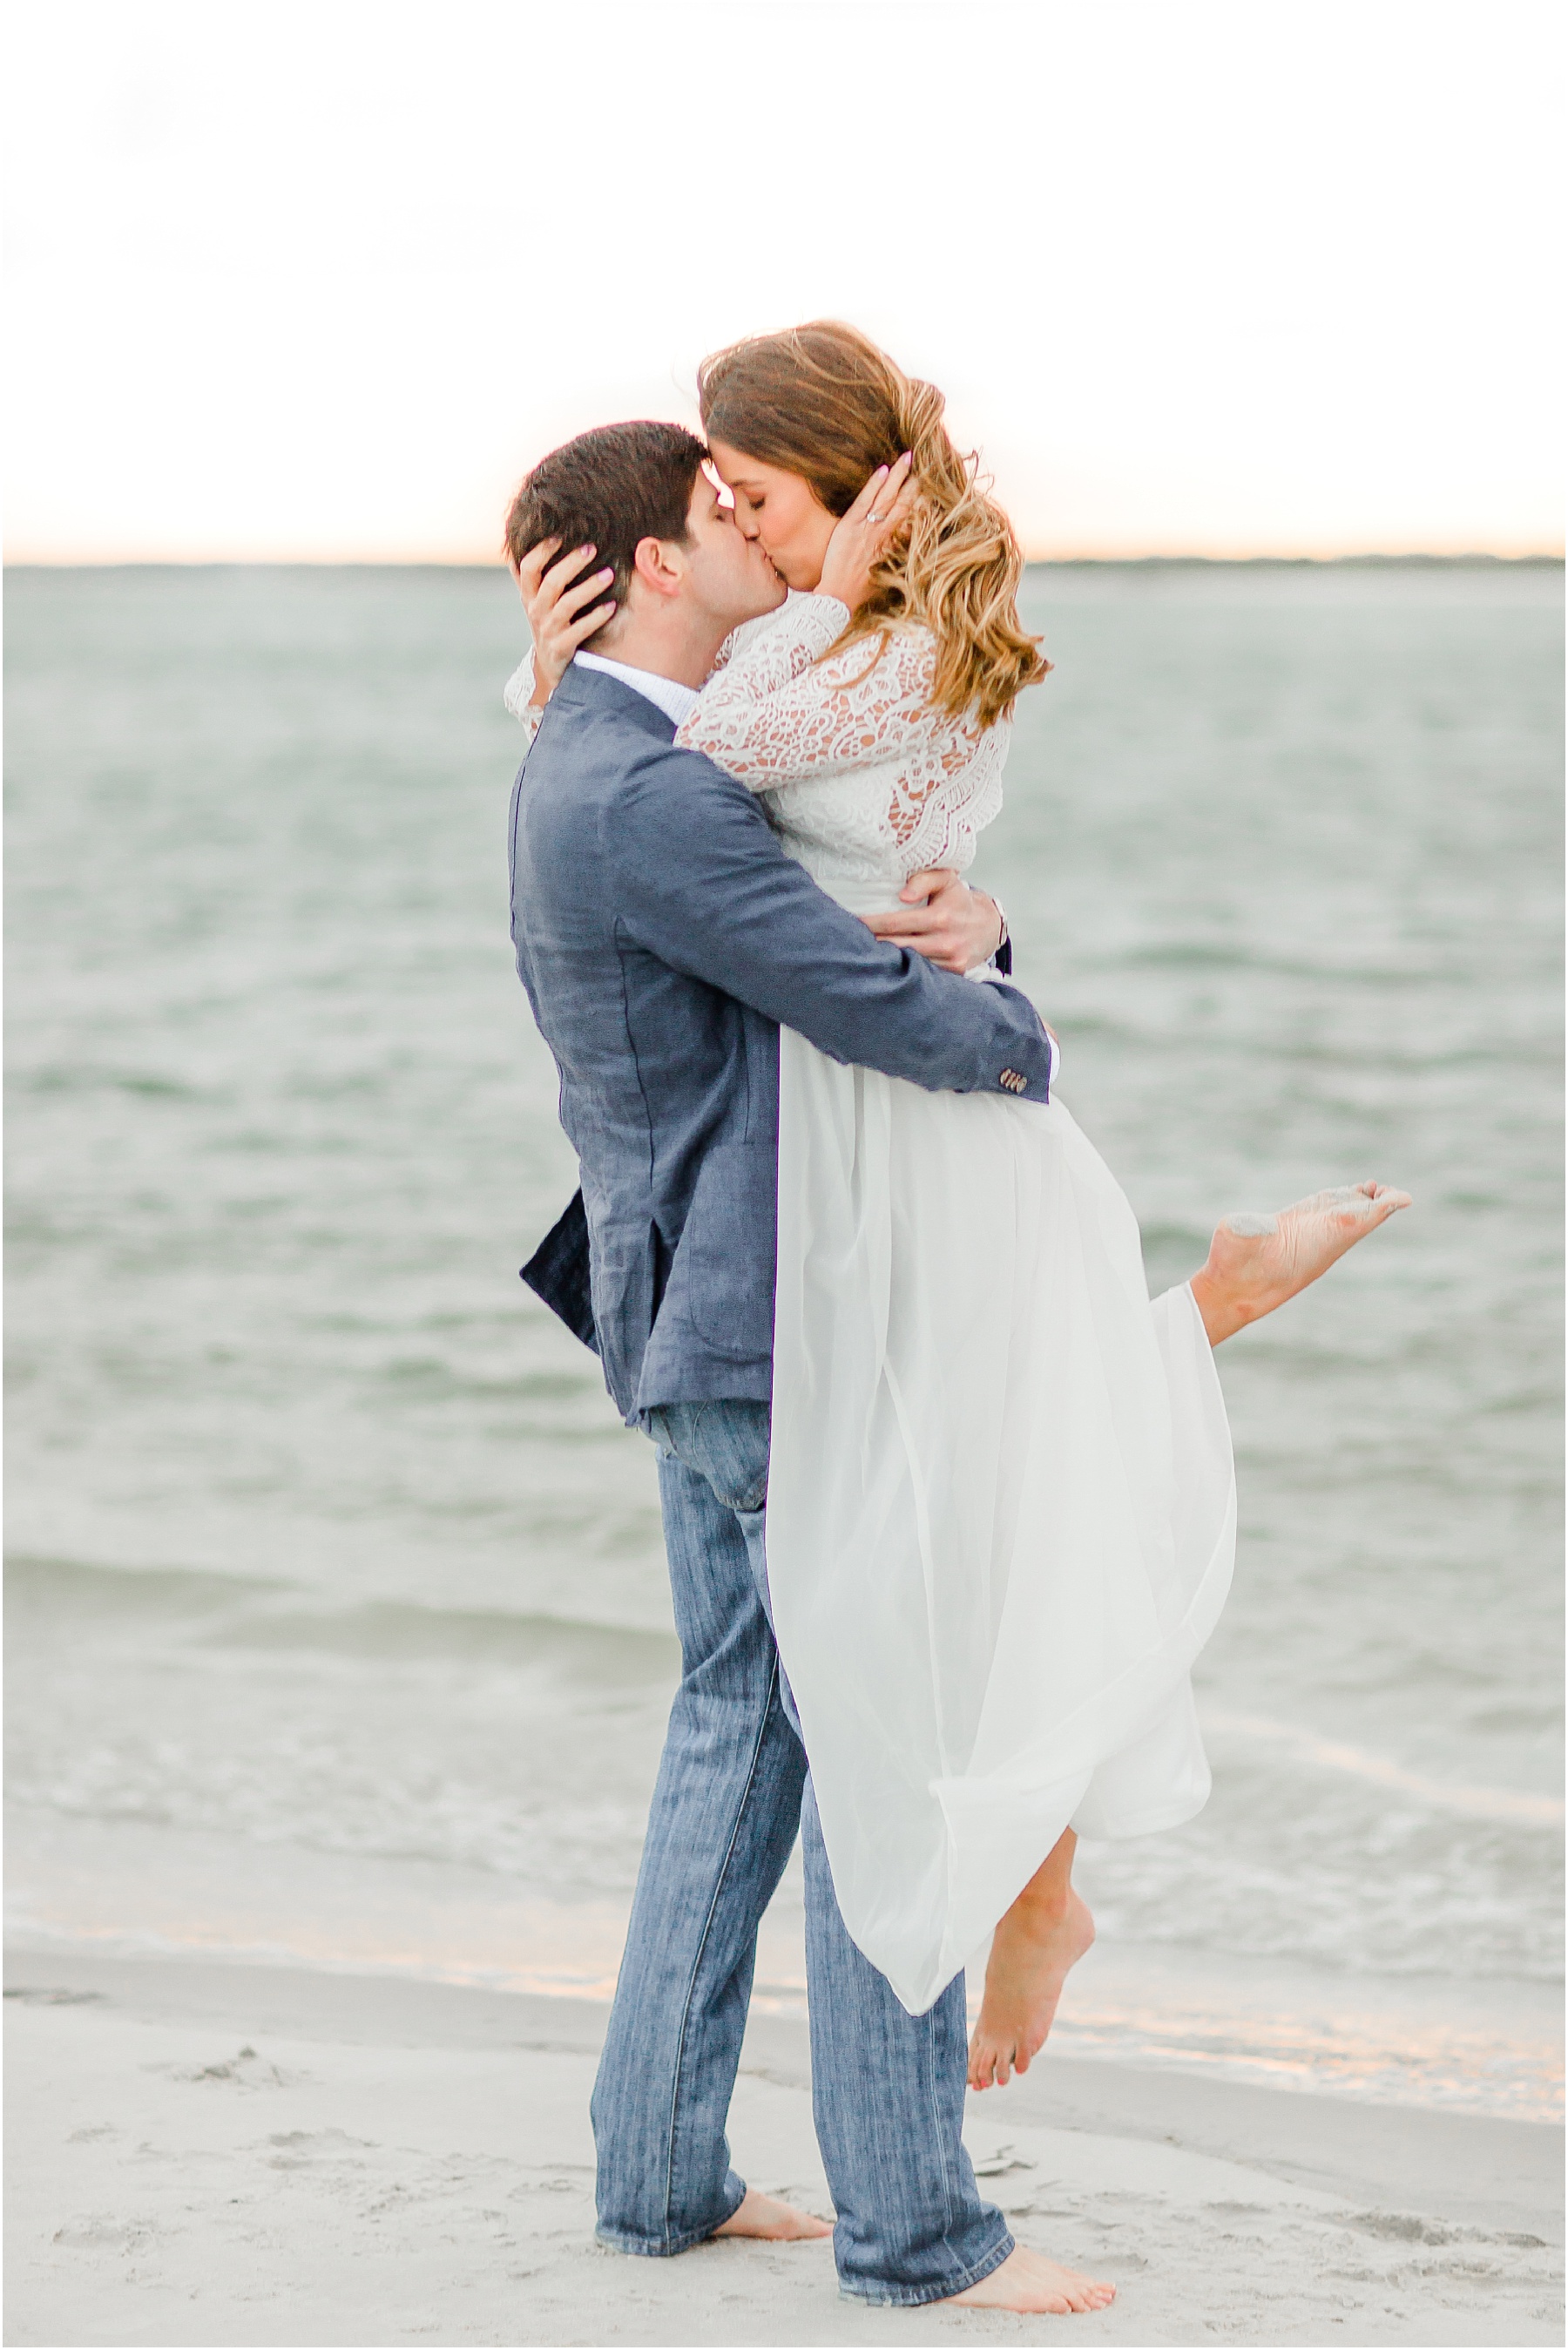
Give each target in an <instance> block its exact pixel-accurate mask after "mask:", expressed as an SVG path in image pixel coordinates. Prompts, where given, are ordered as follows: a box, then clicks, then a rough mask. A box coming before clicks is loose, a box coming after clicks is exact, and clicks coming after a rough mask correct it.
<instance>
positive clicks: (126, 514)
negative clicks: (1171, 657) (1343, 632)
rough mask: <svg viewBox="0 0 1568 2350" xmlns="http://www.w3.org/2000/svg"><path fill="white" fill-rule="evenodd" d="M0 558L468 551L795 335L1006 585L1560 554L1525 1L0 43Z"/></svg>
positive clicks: (265, 24)
mask: <svg viewBox="0 0 1568 2350" xmlns="http://www.w3.org/2000/svg"><path fill="white" fill-rule="evenodd" d="M7 16H8V39H7V47H8V52H9V55H8V60H7V67H8V70H7V76H6V79H7V85H8V98H7V101H6V109H7V122H6V132H7V141H6V143H7V151H8V153H7V177H8V182H9V185H8V193H7V213H8V222H7V278H8V320H7V325H8V334H7V346H8V369H7V376H8V381H7V400H6V408H7V411H8V426H9V432H8V451H7V456H8V464H7V490H6V552H7V556H8V557H9V558H10V559H11V560H12V561H21V560H46V561H61V560H64V561H96V560H127V559H137V558H174V559H181V558H195V559H213V558H240V559H243V558H251V557H254V558H266V559H272V558H280V557H302V558H322V559H352V558H366V559H393V560H400V559H405V560H406V559H435V560H483V559H485V558H487V557H489V556H493V553H494V551H495V548H496V546H497V543H498V540H499V536H500V529H501V521H502V516H503V513H504V507H505V504H506V502H507V500H508V498H509V496H510V494H511V492H512V489H513V487H514V484H515V483H516V481H517V480H518V478H519V477H520V476H521V474H522V473H524V471H525V470H526V469H527V467H528V465H529V464H530V463H533V462H534V460H535V459H536V458H537V457H539V456H540V455H542V454H543V452H545V450H546V449H547V448H549V447H550V446H552V445H553V444H554V443H555V442H557V441H560V440H562V439H564V438H566V436H567V435H568V434H570V433H571V432H576V431H578V430H581V429H582V428H583V427H585V426H587V425H589V424H596V423H601V422H605V421H608V420H610V419H612V418H615V417H619V416H628V415H651V416H668V417H676V418H682V419H685V420H687V421H695V410H694V376H695V368H696V363H697V361H698V359H700V358H701V355H702V354H703V352H704V351H706V350H708V349H711V348H713V347H714V346H716V345H718V344H721V343H723V342H725V341H728V340H729V339H731V338H733V337H734V336H736V335H739V334H742V333H747V332H753V331H756V330H760V329H766V328H774V327H779V326H784V325H787V324H790V323H791V322H793V321H795V320H797V319H801V318H805V317H814V316H822V315H836V316H839V317H847V318H851V319H853V320H855V321H856V322H857V324H858V325H860V326H862V327H863V328H866V329H867V331H868V332H870V333H871V334H873V335H875V336H877V338H878V339H879V340H881V341H882V342H883V343H884V344H885V345H886V346H887V348H888V349H889V350H891V352H892V353H893V355H894V356H895V358H897V359H898V360H899V361H900V362H901V363H902V364H903V365H904V366H906V367H908V368H909V369H912V370H914V371H916V372H919V373H921V374H925V375H929V376H930V377H931V378H933V379H934V380H936V381H937V382H938V383H940V385H941V386H942V388H943V389H944V390H946V391H947V393H948V394H949V397H950V403H951V417H952V421H953V425H954V429H955V432H957V433H958V434H959V435H960V437H961V439H962V440H963V442H964V443H965V445H972V444H975V443H978V444H979V445H980V447H981V451H982V453H983V456H984V459H985V462H986V463H987V464H988V466H989V467H990V468H991V469H992V472H993V473H994V474H995V476H996V480H997V484H998V488H999V490H1000V492H1001V494H1002V496H1003V497H1004V499H1005V500H1006V502H1007V504H1009V506H1010V508H1011V509H1012V513H1013V515H1014V517H1015V519H1016V521H1017V522H1018V525H1019V527H1020V530H1021V533H1022V535H1023V538H1024V540H1025V543H1026V545H1027V546H1028V548H1029V550H1030V552H1031V553H1033V554H1036V555H1052V554H1054V555H1072V554H1098V555H1116V554H1147V553H1180V552H1193V553H1236V554H1254V553H1276V554H1293V553H1308V554H1332V553H1344V552H1357V551H1368V550H1383V551H1390V552H1399V551H1408V550H1430V551H1449V552H1453V551H1460V550H1468V549H1484V550H1491V551H1494V552H1498V553H1518V552H1531V551H1547V550H1559V549H1561V546H1562V544H1563V525H1562V497H1563V463H1562V456H1563V432H1562V421H1561V420H1562V418H1563V414H1564V413H1568V403H1565V400H1564V382H1563V372H1564V370H1563V302H1562V272H1563V252H1562V237H1561V230H1560V226H1559V220H1560V210H1561V188H1560V184H1559V172H1558V166H1557V161H1556V158H1557V155H1558V152H1559V151H1560V140H1561V108H1562V88H1561V84H1562V74H1561V51H1562V46H1563V33H1562V28H1563V9H1562V8H1561V6H1560V5H1556V4H1555V0H1552V4H1551V5H1542V0H1484V5H1463V6H1456V5H1449V0H1349V5H1346V0H1314V5H1298V0H1037V5H1019V6H1011V5H976V0H959V5H948V0H937V4H936V5H909V0H865V5H857V0H716V4H715V5H660V0H638V5H632V6H615V5H587V0H576V5H572V0H566V5H556V6H552V7H543V6H537V5H517V0H512V5H495V0H441V5H434V0H421V5H418V6H410V5H399V0H376V5H368V4H367V0H307V5H297V0H268V5H265V7H264V6H260V5H252V0H200V5H185V0H113V4H112V5H99V0H26V5H20V0H13V5H11V6H10V7H9V9H8V12H7Z"/></svg>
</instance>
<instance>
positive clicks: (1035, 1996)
mask: <svg viewBox="0 0 1568 2350" xmlns="http://www.w3.org/2000/svg"><path fill="white" fill-rule="evenodd" d="M1032 1893H1033V1887H1029V1886H1025V1887H1024V1889H1023V1892H1022V1893H1021V1894H1020V1895H1019V1897H1018V1898H1017V1900H1016V1901H1015V1902H1014V1903H1013V1905H1012V1908H1011V1909H1010V1910H1009V1911H1008V1913H1007V1915H1006V1917H1005V1918H1002V1922H1001V1923H1000V1925H999V1926H998V1927H997V1929H996V1932H995V1933H994V1934H993V1935H992V1943H991V1957H990V1958H989V1960H987V1961H986V1969H985V1995H984V1997H983V1998H982V1999H981V2003H980V2021H979V2022H978V2023H977V2024H976V2025H975V2027H974V2030H973V2032H972V2033H971V2035H970V2043H969V2085H970V2087H971V2089H989V2088H992V2087H993V2086H994V2087H996V2088H999V2089H1004V2088H1005V2087H1006V2086H1007V2084H1008V2082H1009V2081H1010V2080H1011V2079H1012V2075H1013V2074H1014V2073H1027V2072H1028V2070H1029V2066H1030V2063H1031V2060H1032V2059H1033V2058H1034V2057H1036V2056H1038V2055H1039V2054H1040V2051H1041V2050H1042V2048H1044V2045H1045V2038H1046V2034H1047V2033H1049V2031H1050V2029H1051V2026H1052V2024H1053V2023H1054V2022H1055V2019H1056V2002H1058V2000H1059V1999H1060V1998H1061V1996H1062V1986H1063V1984H1064V1982H1065V1981H1066V1980H1067V1971H1068V1969H1069V1968H1071V1967H1075V1966H1076V1965H1077V1963H1078V1960H1080V1959H1081V1958H1082V1957H1083V1955H1084V1952H1085V1950H1087V1949H1088V1947H1089V1945H1090V1943H1091V1942H1092V1941H1093V1940H1094V1939H1095V1921H1094V1919H1093V1918H1091V1917H1090V1915H1089V1911H1088V1906H1087V1904H1086V1903H1085V1902H1084V1901H1083V1900H1081V1899H1080V1898H1079V1897H1078V1895H1077V1894H1076V1893H1075V1892H1074V1891H1073V1889H1072V1887H1071V1886H1069V1887H1067V1888H1066V1897H1065V1899H1064V1900H1056V1901H1049V1902H1042V1901H1040V1900H1038V1899H1032V1898H1031V1895H1032ZM1000 2273H1001V2272H1000V2270H999V2271H998V2274H999V2275H1000Z"/></svg>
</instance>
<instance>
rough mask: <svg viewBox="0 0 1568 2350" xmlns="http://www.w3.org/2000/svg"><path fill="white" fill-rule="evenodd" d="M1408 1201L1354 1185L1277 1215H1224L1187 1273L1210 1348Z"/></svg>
mask: <svg viewBox="0 0 1568 2350" xmlns="http://www.w3.org/2000/svg"><path fill="white" fill-rule="evenodd" d="M1409 1204H1410V1194H1409V1193H1408V1191H1392V1190H1390V1188H1389V1186H1388V1185H1387V1184H1386V1183H1357V1184H1355V1185H1351V1186H1347V1187H1346V1188H1345V1189H1344V1190H1342V1191H1314V1193H1313V1196H1312V1198H1311V1199H1310V1200H1298V1201H1296V1202H1295V1204H1294V1206H1293V1207H1290V1208H1282V1209H1281V1210H1280V1212H1279V1214H1278V1215H1277V1216H1254V1215H1239V1216H1227V1217H1226V1219H1225V1221H1224V1222H1223V1223H1222V1224H1221V1225H1220V1228H1219V1230H1218V1231H1217V1232H1216V1233H1215V1235H1214V1239H1213V1242H1212V1243H1211V1244H1210V1250H1209V1262H1208V1263H1207V1264H1206V1265H1205V1266H1204V1267H1203V1270H1202V1271H1201V1273H1195V1274H1193V1276H1192V1295H1193V1297H1194V1298H1195V1299H1196V1301H1197V1305H1198V1310H1199V1313H1200V1314H1201V1315H1202V1316H1203V1326H1204V1328H1205V1329H1206V1330H1207V1331H1208V1333H1209V1343H1210V1346H1211V1347H1217V1346H1219V1344H1220V1340H1221V1339H1222V1338H1229V1337H1231V1336H1233V1335H1234V1334H1235V1332H1236V1331H1238V1330H1241V1329H1244V1328H1245V1327H1246V1326H1247V1324H1248V1323H1249V1322H1256V1321H1257V1320H1258V1319H1259V1318H1260V1317H1261V1316H1262V1315H1264V1314H1272V1312H1273V1310H1274V1308H1275V1306H1276V1305H1283V1304H1284V1302H1285V1300H1286V1298H1287V1297H1293V1296H1295V1295H1296V1293H1297V1291H1298V1290H1302V1289H1304V1288H1305V1287H1306V1286H1307V1284H1308V1283H1309V1282H1314V1281H1315V1280H1316V1279H1317V1277H1318V1275H1319V1274H1322V1273H1326V1272H1327V1271H1328V1268H1329V1266H1330V1265H1331V1264H1333V1263H1334V1262H1335V1260H1336V1259H1337V1258H1339V1257H1342V1256H1343V1255H1344V1254H1345V1251H1346V1249H1349V1248H1354V1247H1355V1243H1356V1242H1357V1241H1361V1240H1365V1239H1366V1235H1367V1233H1368V1232H1375V1231H1376V1228H1377V1226H1378V1225H1379V1224H1383V1223H1386V1222H1387V1221H1388V1219H1389V1217H1390V1216H1392V1215H1394V1214H1396V1213H1397V1211H1398V1210H1399V1209H1401V1208H1407V1207H1408V1206H1409Z"/></svg>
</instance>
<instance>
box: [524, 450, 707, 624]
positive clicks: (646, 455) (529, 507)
mask: <svg viewBox="0 0 1568 2350" xmlns="http://www.w3.org/2000/svg"><path fill="white" fill-rule="evenodd" d="M707 454H708V452H707V450H706V449H705V448H704V447H703V445H702V443H701V441H699V440H698V438H697V436H696V434H695V433H694V432H687V430H686V428H685V426H684V425H681V424H651V423H639V424H601V425H600V426H599V428H598V430H597V432H579V433H578V435H577V437H576V440H575V441H567V442H565V443H564V444H563V445H562V446H561V447H560V448H559V449H552V450H551V452H550V453H549V455H548V456H547V457H543V458H541V459H540V461H539V463H538V464H536V465H535V468H534V470H533V472H532V473H530V474H529V475H528V478H527V479H526V481H525V482H524V484H523V486H522V488H521V489H520V490H519V491H518V493H517V494H516V496H515V497H514V499H513V501H512V511H511V513H510V514H509V515H507V517H506V552H507V554H508V555H509V556H510V557H511V559H512V561H513V562H514V563H521V561H522V560H523V557H524V556H525V555H526V554H527V553H528V551H529V549H530V547H535V546H538V544H539V542H540V540H541V539H545V538H558V539H559V540H560V542H561V552H562V554H563V555H570V554H571V553H572V552H573V550H574V549H575V548H576V547H579V546H594V547H597V549H598V553H597V556H596V557H595V559H594V562H595V567H596V568H597V567H602V566H604V565H605V564H610V565H612V566H613V567H614V570H615V585H614V587H607V588H606V589H605V594H606V595H607V596H613V597H614V598H616V601H617V604H618V606H619V607H620V608H622V609H624V608H625V605H626V591H627V588H628V586H629V584H630V580H631V574H632V567H633V557H634V556H636V553H637V546H638V541H639V539H644V538H665V539H672V540H674V541H675V542H676V543H677V544H678V545H680V546H684V545H685V544H686V536H687V516H688V515H689V513H690V511H691V491H692V487H693V484H695V482H696V479H697V469H698V467H699V466H700V465H701V463H702V460H703V458H704V457H705V456H706V455H707Z"/></svg>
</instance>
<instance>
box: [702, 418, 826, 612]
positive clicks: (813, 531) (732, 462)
mask: <svg viewBox="0 0 1568 2350" xmlns="http://www.w3.org/2000/svg"><path fill="white" fill-rule="evenodd" d="M709 447H710V449H711V452H712V456H713V463H714V464H715V465H716V466H717V468H718V470H719V474H720V478H721V479H722V481H723V482H724V483H725V484H727V485H728V486H729V488H730V489H732V491H733V492H734V494H735V503H736V504H737V506H741V507H749V508H750V510H751V513H752V514H753V515H754V516H755V519H756V525H757V529H758V531H759V533H760V534H761V537H762V542H763V546H765V547H766V549H767V551H768V555H769V557H770V559H771V560H772V563H773V567H774V570H775V571H777V572H780V573H782V575H783V577H784V578H785V579H786V580H787V581H788V583H789V585H790V586H791V587H805V588H811V587H815V586H816V584H817V581H818V580H819V579H820V578H821V577H822V565H823V559H824V557H825V556H826V553H827V542H828V540H829V539H830V538H831V537H832V536H833V533H834V529H835V527H836V524H837V520H838V517H837V515H832V514H829V512H828V510H827V508H826V506H825V505H824V504H823V503H822V500H821V499H820V498H819V497H818V496H817V494H816V492H815V490H814V489H813V488H812V486H811V484H810V483H809V482H808V481H805V479H804V478H803V477H802V475H800V474H799V473H785V472H784V468H783V467H782V466H781V465H764V464H763V462H762V460H761V459H760V458H758V457H748V456H745V455H744V454H743V453H742V452H741V451H740V450H739V449H736V448H732V446H731V444H730V442H728V441H712V442H710V443H709Z"/></svg>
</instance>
